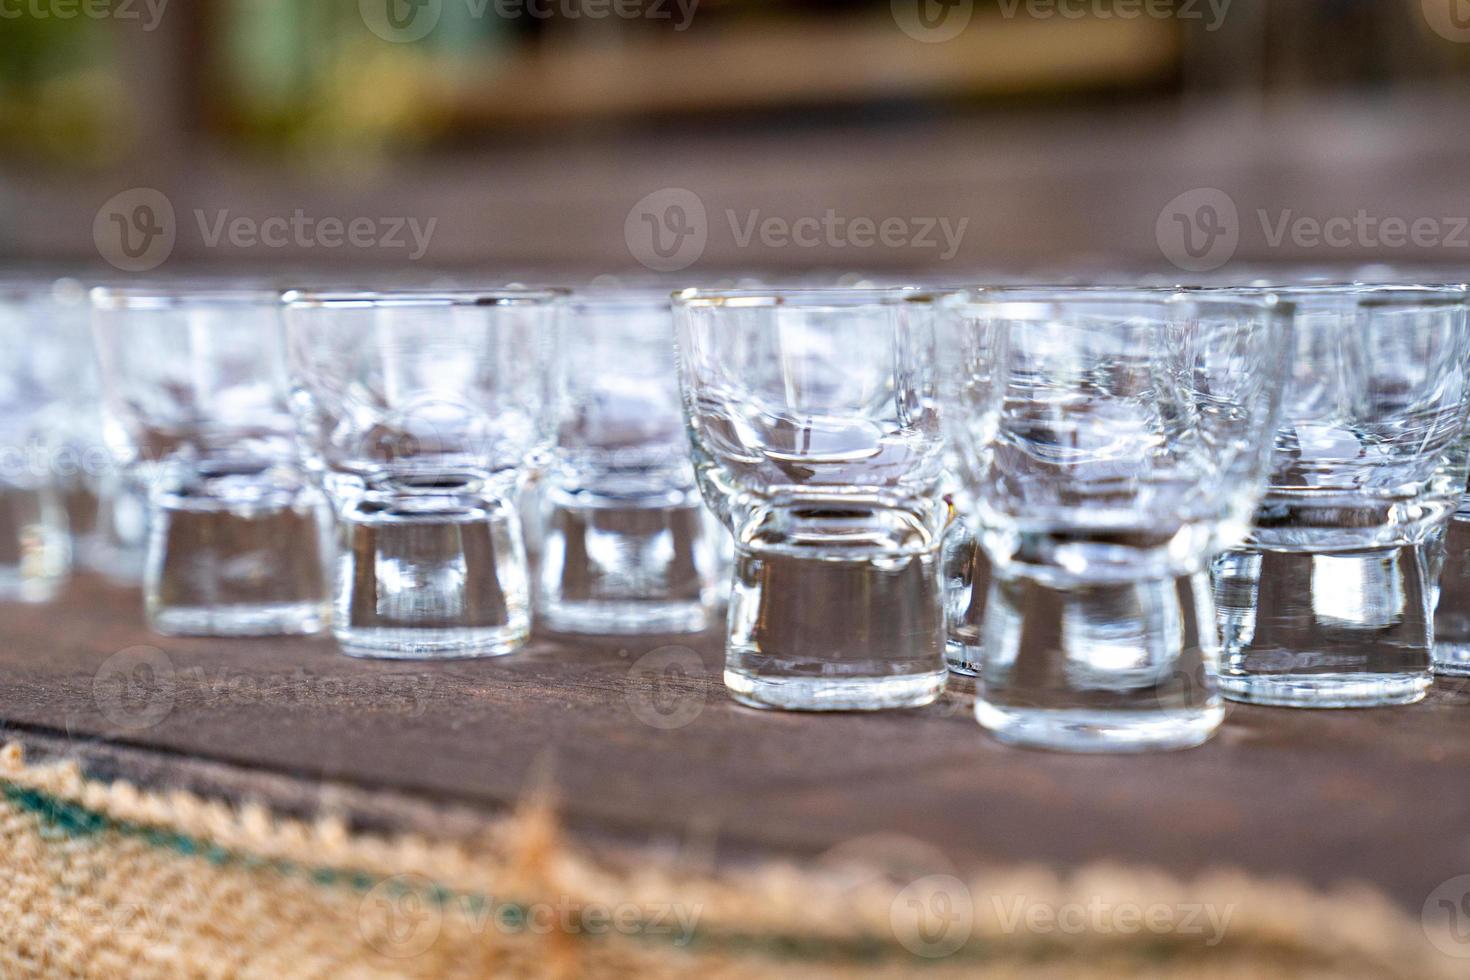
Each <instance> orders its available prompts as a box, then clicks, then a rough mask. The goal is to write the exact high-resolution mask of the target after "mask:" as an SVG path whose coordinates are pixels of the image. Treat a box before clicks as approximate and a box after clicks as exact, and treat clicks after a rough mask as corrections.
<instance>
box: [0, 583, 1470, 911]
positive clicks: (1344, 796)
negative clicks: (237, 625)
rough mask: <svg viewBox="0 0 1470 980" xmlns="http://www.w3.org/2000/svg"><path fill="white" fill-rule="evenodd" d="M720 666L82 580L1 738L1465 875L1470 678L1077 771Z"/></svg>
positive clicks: (5, 644) (16, 660) (467, 811)
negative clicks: (292, 627)
mask: <svg viewBox="0 0 1470 980" xmlns="http://www.w3.org/2000/svg"><path fill="white" fill-rule="evenodd" d="M718 664H719V639H718V637H715V636H703V637H698V638H695V639H694V640H692V641H691V640H688V639H675V640H669V639H659V638H654V639H628V640H625V641H620V642H612V641H599V642H589V641H585V640H569V639H565V638H552V637H538V638H537V639H536V641H535V642H534V643H533V644H532V645H531V647H530V648H529V649H528V650H526V651H525V652H523V653H521V654H519V655H516V656H512V657H506V658H500V659H498V660H484V661H457V662H446V663H437V664H435V663H388V662H370V661H355V660H351V659H349V658H347V657H344V656H341V655H339V654H338V653H336V652H335V651H334V649H333V646H332V643H331V642H330V641H329V640H327V639H309V640H254V641H244V640H241V641H226V640H197V639H168V638H162V637H157V636H154V635H152V634H150V633H149V632H148V631H147V630H146V629H145V627H144V625H143V622H142V616H141V610H140V608H139V601H138V596H137V594H136V593H135V592H130V591H127V590H124V589H120V588H117V587H114V586H110V585H106V584H103V583H101V582H99V581H98V580H96V579H90V578H85V577H84V578H81V579H79V580H77V581H75V582H74V583H73V584H72V586H71V587H70V589H69V590H68V592H67V593H66V595H65V596H64V597H63V598H62V599H61V600H59V601H58V602H56V603H53V604H50V605H41V606H4V607H0V677H3V678H4V680H3V682H0V720H3V722H0V736H3V737H4V738H10V737H18V738H20V739H21V740H22V741H23V742H25V743H26V745H27V746H28V748H29V749H30V750H31V752H32V756H33V757H46V756H51V755H60V754H71V755H79V756H80V757H81V758H82V759H83V761H84V765H85V766H86V767H87V768H88V770H89V771H91V772H93V773H95V774H97V775H99V776H102V777H110V776H113V775H123V776H126V777H128V778H130V779H133V780H134V781H137V782H139V783H141V784H143V785H148V786H185V787H188V788H192V789H196V790H199V791H202V792H205V793H209V794H214V795H222V796H225V797H228V798H232V799H244V798H254V799H264V800H266V801H267V802H269V803H271V804H273V805H275V806H277V807H279V808H282V809H283V810H286V811H288V812H295V813H301V814H310V813H313V812H315V811H316V810H317V809H318V808H319V807H321V806H323V805H327V806H331V807H334V808H339V809H343V810H346V811H347V812H348V813H349V814H350V815H351V817H352V818H353V819H354V820H356V821H357V822H358V823H359V824H360V825H362V826H366V827H373V828H378V829H381V828H394V827H414V828H416V829H419V830H422V831H425V832H427V833H430V834H444V835H457V834H467V833H471V832H473V831H474V829H475V828H476V826H477V825H478V824H479V823H480V822H481V821H482V819H483V817H484V816H485V815H486V814H491V813H497V812H502V811H504V810H505V809H506V808H508V807H510V806H511V805H512V804H514V803H515V802H516V801H517V799H519V798H520V797H521V796H522V795H523V794H524V793H526V791H527V790H528V789H529V788H532V787H535V786H539V785H544V784H546V783H547V782H550V783H551V784H554V786H555V788H556V791H557V792H558V794H559V796H560V799H561V806H562V809H563V812H564V814H565V817H566V819H567V821H568V823H569V824H570V825H571V827H572V828H573V829H574V830H576V831H578V832H580V833H581V834H583V835H585V836H586V837H587V838H588V839H592V840H606V841H609V842H612V843H616V844H618V845H629V846H645V845H652V846H661V847H679V848H682V849H683V850H684V851H685V852H686V853H689V852H691V851H700V850H703V851H707V852H708V853H709V854H711V855H715V856H717V857H718V859H719V860H721V861H724V860H732V859H734V860H738V859H741V858H743V857H745V856H749V855H792V856H797V857H814V856H816V855H819V854H821V853H822V852H824V851H825V850H827V849H829V848H832V847H835V846H838V845H841V844H843V843H844V842H850V841H853V840H854V839H857V838H863V837H865V836H866V835H870V834H877V833H894V832H896V833H900V834H903V835H907V836H909V837H912V838H917V839H918V840H920V841H923V842H926V843H928V844H931V845H933V846H934V847H936V848H938V849H940V850H941V851H942V852H943V853H945V854H946V855H947V856H948V858H949V859H950V860H951V861H953V862H955V864H956V865H957V866H960V867H966V868H970V867H980V866H983V865H985V864H988V863H996V864H1014V863H1018V862H1023V861H1041V862H1046V863H1049V864H1053V865H1055V866H1058V867H1061V868H1067V867H1071V866H1075V865H1078V864H1081V863H1085V862H1089V861H1093V860H1096V859H1104V858H1107V859H1114V860H1119V861H1125V862H1130V863H1135V864H1149V865H1157V866H1161V867H1163V868H1166V869H1169V870H1171V871H1175V872H1178V873H1184V874H1187V873H1190V872H1193V871H1195V870H1198V869H1202V868H1207V867H1210V866H1212V865H1235V866H1239V867H1242V868H1244V869H1247V870H1249V871H1253V872H1256V873H1261V874H1284V875H1291V876H1296V877H1299V878H1301V879H1304V880H1306V881H1309V882H1312V883H1316V884H1320V885H1327V884H1330V883H1333V882H1336V881H1341V880H1347V879H1358V880H1365V881H1368V882H1371V883H1373V884H1375V885H1377V886H1378V887H1380V888H1381V889H1383V890H1384V891H1385V892H1387V893H1388V894H1389V895H1390V896H1392V897H1393V898H1395V899H1396V900H1398V901H1401V902H1402V903H1403V904H1404V906H1405V908H1406V909H1410V910H1414V911H1417V910H1418V908H1419V907H1420V906H1421V905H1422V903H1423V901H1424V899H1425V897H1426V896H1427V895H1428V893H1429V892H1430V890H1432V889H1433V888H1434V887H1435V886H1436V885H1437V884H1439V883H1440V882H1442V881H1443V880H1445V879H1446V878H1448V877H1450V876H1452V875H1456V874H1461V873H1465V872H1470V685H1467V684H1465V683H1454V682H1444V681H1441V683H1440V684H1438V685H1437V687H1436V689H1435V690H1434V691H1433V693H1432V694H1431V695H1430V697H1429V698H1428V700H1427V701H1426V702H1425V703H1423V704H1420V705H1417V706H1414V707H1410V708H1393V709H1379V710H1373V711H1329V712H1314V711H1289V710H1280V709H1265V708H1252V707H1243V706H1242V707H1237V708H1236V709H1235V710H1234V711H1233V713H1232V714H1231V716H1230V718H1229V720H1228V721H1227V722H1226V725H1225V727H1224V729H1223V731H1222V732H1221V733H1220V735H1219V736H1218V737H1217V738H1216V739H1215V740H1214V741H1213V742H1212V743H1211V744H1209V745H1207V746H1205V747H1203V748H1200V749H1197V750H1193V751H1189V752H1182V753H1175V754H1166V755H1149V756H1142V757H1106V756H1105V757H1076V756H1066V755H1052V754H1045V753H1037V752H1027V751H1020V750H1014V749H1009V748H1006V747H1004V746H1001V745H999V744H997V743H996V742H994V741H992V740H990V739H988V738H987V737H986V736H985V735H984V734H983V733H982V732H981V730H980V729H979V728H978V727H977V725H976V724H975V722H974V719H973V717H972V715H971V712H970V707H971V701H972V700H973V688H972V686H971V685H970V684H969V683H968V682H964V681H957V682H956V683H955V684H954V685H952V690H951V692H950V693H949V694H948V695H946V697H945V698H944V699H943V701H942V702H940V703H938V704H935V705H931V706H930V707H928V708H924V709H920V710H913V711H902V712H893V713H886V714H875V715H857V714H849V715H828V716H816V715H800V714H784V713H773V712H760V711H755V710H751V709H747V708H743V707H739V706H737V705H735V704H733V703H732V702H730V701H729V700H728V699H727V698H726V697H725V696H724V694H723V690H722V688H721V685H720V680H719V670H718ZM650 671H651V672H653V673H656V674H658V675H659V676H660V677H662V678H663V679H662V680H661V681H660V682H659V684H660V685H661V686H658V687H653V686H651V682H650V679H649V673H650ZM125 679H130V680H126V682H125Z"/></svg>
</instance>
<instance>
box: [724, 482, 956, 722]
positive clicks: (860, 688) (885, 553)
mask: <svg viewBox="0 0 1470 980" xmlns="http://www.w3.org/2000/svg"><path fill="white" fill-rule="evenodd" d="M839 506H840V507H841V508H842V509H838V507H839ZM885 538H886V540H884V539H885ZM849 541H850V542H851V543H850V544H848V542H849ZM936 545H937V542H935V540H934V538H933V537H932V536H931V535H930V533H929V529H928V527H927V525H925V524H923V523H921V522H920V521H919V520H918V519H917V518H915V517H914V516H913V515H910V514H908V513H905V512H900V511H889V510H882V509H878V508H874V509H871V510H865V509H862V508H860V507H857V506H855V505H853V504H852V503H850V502H845V501H844V502H840V503H839V504H834V505H833V506H832V507H831V509H828V508H826V507H820V508H819V507H817V506H812V507H810V508H803V509H799V510H798V509H794V508H793V509H791V510H789V511H782V512H775V513H772V514H771V515H769V518H768V520H767V522H766V523H765V524H763V525H761V526H760V527H759V528H758V529H757V532H756V533H755V534H752V535H750V540H749V541H748V542H747V543H744V544H742V545H741V546H739V547H738V548H737V550H736V559H735V576H734V588H733V590H732V594H731V599H730V616H729V624H728V625H729V631H728V633H727V636H726V640H725V680H726V683H727V684H728V685H729V687H730V693H731V695H732V696H733V697H734V698H735V699H736V700H738V701H741V702H742V703H745V704H750V705H755V706H758V707H771V708H785V709H791V710H802V711H877V710H882V709H885V708H903V707H912V706H914V705H916V704H925V703H928V702H929V701H932V700H933V699H934V698H935V697H937V696H938V694H939V692H940V691H941V690H943V687H944V684H945V680H946V678H947V677H948V675H949V672H948V671H947V670H946V669H945V663H944V642H945V636H944V609H943V587H942V583H941V581H940V576H939V554H938V550H939V549H938V548H937V546H936Z"/></svg>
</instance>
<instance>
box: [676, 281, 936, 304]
mask: <svg viewBox="0 0 1470 980" xmlns="http://www.w3.org/2000/svg"><path fill="white" fill-rule="evenodd" d="M953 292H954V290H951V289H929V288H925V287H922V286H789V287H773V288H768V289H759V288H749V289H747V288H739V289H706V288H702V287H699V286H691V287H689V288H688V289H680V290H675V291H674V293H673V295H672V297H671V299H672V303H673V305H674V308H675V309H693V308H724V309H755V308H762V307H782V306H784V307H789V308H791V309H799V310H843V309H862V308H864V307H875V306H880V307H881V306H904V305H908V304H914V305H932V304H936V303H937V302H938V301H939V300H941V299H943V298H944V297H946V296H948V295H951V294H952V293H953Z"/></svg>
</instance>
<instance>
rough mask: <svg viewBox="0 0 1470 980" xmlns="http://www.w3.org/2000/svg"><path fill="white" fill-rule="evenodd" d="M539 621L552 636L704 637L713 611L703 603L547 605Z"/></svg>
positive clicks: (544, 605) (546, 603) (542, 608)
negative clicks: (670, 635)
mask: <svg viewBox="0 0 1470 980" xmlns="http://www.w3.org/2000/svg"><path fill="white" fill-rule="evenodd" d="M536 616H537V621H538V622H539V623H540V624H541V625H542V626H543V627H545V628H546V629H548V630H550V631H552V632H553V633H577V634H593V635H606V634H612V635H615V636H638V635H656V634H661V633H667V634H674V633H702V632H704V631H705V630H706V629H708V628H709V627H710V623H711V620H712V617H711V615H710V608H709V607H708V606H706V605H705V604H704V603H703V602H659V601H656V600H654V601H647V602H643V601H628V602H606V601H594V602H548V601H543V602H542V604H541V605H540V607H539V608H538V609H537V610H536Z"/></svg>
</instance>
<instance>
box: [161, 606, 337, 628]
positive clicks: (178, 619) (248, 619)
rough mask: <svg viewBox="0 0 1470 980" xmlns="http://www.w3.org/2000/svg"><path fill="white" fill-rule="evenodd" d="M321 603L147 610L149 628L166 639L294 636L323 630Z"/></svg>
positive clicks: (175, 607)
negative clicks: (182, 637) (171, 637)
mask: <svg viewBox="0 0 1470 980" xmlns="http://www.w3.org/2000/svg"><path fill="white" fill-rule="evenodd" d="M326 621H327V617H326V604H325V603H324V602H315V603H301V602H295V603H293V602H282V603H262V604H259V605H250V604H241V605H237V606H195V607H190V606H162V607H157V608H152V609H149V610H148V625H149V627H150V628H151V629H152V630H153V631H154V632H157V633H162V634H164V635H165V636H296V635H309V634H311V633H317V632H320V631H321V630H322V629H323V628H324V627H325V626H326Z"/></svg>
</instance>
